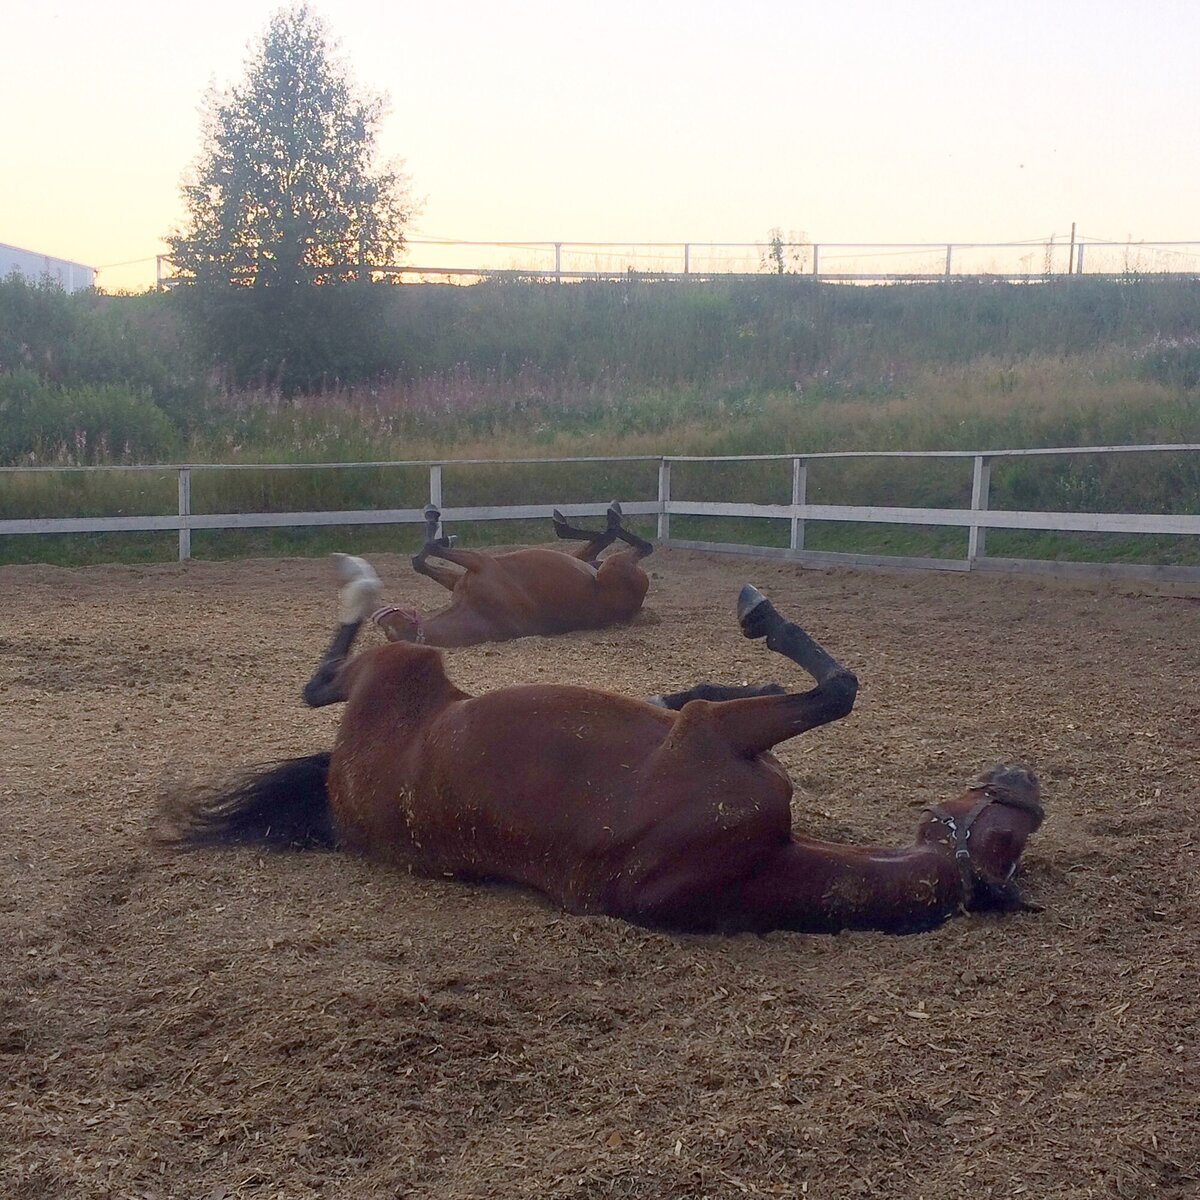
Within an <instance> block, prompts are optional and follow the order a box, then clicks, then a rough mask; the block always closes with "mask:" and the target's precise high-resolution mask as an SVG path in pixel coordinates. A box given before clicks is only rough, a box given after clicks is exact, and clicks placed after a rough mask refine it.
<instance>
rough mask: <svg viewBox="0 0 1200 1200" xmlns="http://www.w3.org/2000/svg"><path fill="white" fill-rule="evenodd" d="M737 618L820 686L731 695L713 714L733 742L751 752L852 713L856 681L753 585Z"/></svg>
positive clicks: (742, 598) (750, 634)
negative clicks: (749, 695) (769, 693)
mask: <svg viewBox="0 0 1200 1200" xmlns="http://www.w3.org/2000/svg"><path fill="white" fill-rule="evenodd" d="M738 621H739V623H740V624H741V627H742V632H743V633H744V634H745V635H746V636H747V637H749V638H760V637H765V638H766V639H767V648H768V649H770V650H774V651H776V652H777V653H779V654H782V655H784V657H786V658H790V659H791V660H792V662H794V663H795V664H796V665H797V666H799V667H802V668H803V669H804V670H805V671H807V672H808V674H809V675H811V676H812V677H813V679H815V680H816V682H817V686H816V687H815V688H813V689H812V690H811V691H808V692H795V693H786V694H784V695H781V696H780V695H773V696H758V697H754V698H750V699H745V700H729V701H727V702H725V703H723V704H720V705H719V706H716V707H714V709H713V711H712V719H713V720H714V722H715V723H716V725H717V727H718V728H719V729H720V730H721V732H722V734H723V735H724V736H725V738H726V739H727V740H728V741H729V743H730V745H731V746H733V747H734V748H735V749H737V750H738V751H740V752H741V753H744V754H747V755H755V754H761V753H763V751H765V750H769V749H770V748H771V747H772V746H775V745H778V744H779V743H780V742H783V741H786V740H787V739H788V738H793V737H796V736H797V735H798V734H801V733H805V732H807V731H808V730H810V729H816V728H817V727H818V726H821V725H828V724H829V723H830V722H831V721H837V720H840V719H841V718H842V717H845V716H847V715H849V713H850V711H851V709H853V707H854V700H855V697H856V696H857V694H858V680H857V679H856V678H855V677H854V675H853V674H852V673H851V672H850V671H847V670H846V668H845V667H843V666H842V665H841V663H839V662H838V661H837V660H836V659H835V658H833V657H832V655H830V654H828V653H827V652H826V651H825V650H824V649H822V648H821V646H819V645H818V644H817V642H816V641H815V640H814V639H813V638H812V637H811V636H810V635H809V634H808V633H807V632H805V630H804V629H802V628H801V627H800V626H799V625H797V624H795V623H794V622H792V621H787V620H785V619H784V618H783V617H781V616H780V615H779V613H778V612H776V611H775V608H774V606H773V605H772V604H771V602H770V601H769V600H768V599H767V598H766V597H765V596H764V595H763V594H762V593H761V592H759V591H758V590H757V589H756V588H753V587H750V586H749V585H747V586H746V587H744V588H743V589H742V594H741V595H740V596H739V597H738Z"/></svg>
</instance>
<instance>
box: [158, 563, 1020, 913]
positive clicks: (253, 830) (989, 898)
mask: <svg viewBox="0 0 1200 1200" xmlns="http://www.w3.org/2000/svg"><path fill="white" fill-rule="evenodd" d="M368 570H369V568H368ZM377 595H378V583H377V581H375V580H374V579H373V577H369V576H367V575H366V574H365V573H364V576H363V577H362V578H360V579H358V580H356V581H353V582H351V583H350V584H348V585H347V586H346V587H345V588H343V592H342V617H343V623H342V624H341V625H340V626H339V628H338V630H337V632H336V634H335V635H334V638H333V642H332V644H331V645H330V647H329V649H328V651H327V652H326V654H325V656H324V658H323V659H322V661H321V663H320V665H319V666H318V668H317V671H316V673H315V674H314V675H313V677H312V679H311V680H310V681H309V683H308V685H307V686H306V687H305V689H304V696H305V699H306V700H307V702H308V703H309V704H310V705H313V706H314V707H315V706H320V705H326V704H336V703H339V702H343V701H344V702H345V704H346V709H345V712H344V714H343V717H342V723H341V728H340V730H339V732H338V736H337V740H336V743H335V745H334V749H333V752H332V754H328V753H327V754H317V755H312V756H311V757H308V758H301V759H295V760H292V761H290V762H285V763H282V764H278V765H275V766H272V767H267V768H264V769H262V770H260V771H259V772H257V773H255V774H252V775H250V776H248V777H247V778H246V779H244V780H243V781H242V782H241V783H240V784H238V785H237V786H235V787H233V788H232V789H229V790H226V791H223V792H219V793H215V794H209V795H206V796H200V797H191V798H183V799H177V800H176V802H175V803H174V806H173V811H172V810H171V809H170V808H169V810H168V811H169V814H170V815H171V816H172V817H173V827H172V828H171V830H170V832H169V833H168V834H167V835H166V836H167V837H168V838H169V839H170V840H174V841H175V842H177V843H182V844H193V845H196V844H204V843H212V842H221V841H256V842H266V843H272V842H273V843H275V844H283V845H286V844H295V843H315V844H321V845H328V846H342V847H345V848H347V849H350V850H355V851H358V852H360V853H363V854H366V855H370V856H371V857H373V858H378V859H382V860H385V861H388V862H395V863H402V864H406V865H408V866H409V867H411V868H412V869H414V870H419V871H422V872H428V873H431V874H434V873H436V874H438V875H442V874H451V875H454V876H457V877H459V878H462V879H473V880H503V881H508V882H511V883H517V884H524V885H527V886H529V887H533V888H536V889H538V890H539V891H541V892H543V893H544V894H545V895H546V896H548V897H549V898H550V899H551V900H553V901H554V902H555V903H556V904H559V905H561V906H562V907H564V908H566V909H569V910H570V911H572V912H576V913H607V914H609V915H611V916H615V917H621V918H624V919H626V920H629V921H633V922H637V923H639V924H643V925H650V926H659V927H665V928H671V929H680V930H698V931H735V930H756V931H766V930H772V929H795V930H808V931H813V932H818V931H821V932H824V931H834V930H839V929H881V930H887V931H890V932H894V933H906V932H915V931H918V930H923V929H929V928H932V927H933V926H935V925H938V924H940V923H941V922H942V921H944V920H946V919H947V918H948V917H950V916H952V915H953V914H955V913H956V912H958V911H960V910H962V909H970V910H979V909H1009V908H1016V907H1021V906H1022V901H1021V899H1020V896H1019V894H1018V892H1017V890H1016V887H1015V884H1014V883H1013V875H1014V873H1015V870H1016V867H1017V863H1018V860H1019V859H1020V856H1021V852H1022V850H1023V849H1024V847H1025V842H1026V839H1027V838H1028V837H1029V835H1030V834H1031V833H1033V832H1034V830H1036V829H1037V828H1038V826H1039V825H1040V824H1041V821H1042V806H1041V803H1040V800H1039V789H1038V783H1037V780H1036V779H1035V778H1034V776H1033V775H1032V773H1031V772H1029V771H1028V770H1026V769H1025V768H1023V767H1017V766H1002V767H994V768H992V769H991V770H989V771H986V772H984V773H983V774H982V775H980V776H979V778H978V779H977V780H976V781H975V782H974V783H973V784H972V785H971V786H970V787H969V788H968V789H967V790H966V791H965V792H963V794H962V795H960V796H959V797H958V798H957V799H954V800H950V801H947V802H946V803H945V804H944V805H941V806H939V807H935V808H931V809H928V810H926V812H925V813H924V814H923V815H922V817H921V819H920V822H919V823H918V826H917V831H916V838H915V840H914V841H913V843H912V844H911V845H909V846H906V847H904V848H902V849H885V848H879V847H874V846H847V845H840V844H836V843H831V842H822V841H817V840H814V839H812V838H806V837H796V836H794V835H793V833H792V814H791V807H790V800H791V794H792V787H791V784H790V782H789V780H788V777H787V775H786V773H785V772H784V769H783V767H782V766H781V765H780V764H779V762H778V761H777V760H776V759H775V758H774V756H773V755H772V754H771V753H770V750H771V748H772V747H773V746H775V745H778V744H779V743H780V742H783V741H786V740H787V739H788V738H792V737H796V736H798V735H799V734H802V733H804V732H806V731H807V730H809V729H814V728H816V727H818V726H820V725H825V724H828V723H829V722H831V721H836V720H839V719H840V718H842V717H844V716H846V715H847V714H849V712H850V710H851V709H852V708H853V706H854V700H855V695H856V693H857V690H858V682H857V680H856V679H855V677H854V676H853V675H852V674H851V673H850V672H849V671H847V670H846V669H845V668H843V667H842V666H840V665H839V664H838V663H837V662H835V661H834V659H833V658H831V657H830V656H829V655H828V654H827V653H826V652H825V651H824V650H822V649H821V647H820V646H818V645H817V643H816V642H815V641H814V640H813V639H812V638H811V637H810V636H809V635H808V634H807V633H806V632H805V631H804V630H803V629H801V628H800V626H799V625H795V624H793V623H792V622H790V621H786V620H784V619H783V617H781V616H780V615H779V614H778V613H777V612H776V611H775V609H774V608H773V607H772V605H771V603H770V602H769V601H768V600H767V599H766V598H765V597H763V596H762V595H761V594H760V593H759V592H758V591H756V590H755V589H754V588H752V587H746V588H745V589H743V591H742V594H741V597H740V598H739V604H738V612H739V620H740V623H741V627H742V631H743V633H744V634H745V635H746V636H747V637H751V638H765V639H766V643H767V647H768V648H769V649H771V650H774V651H776V652H777V653H779V654H782V655H783V656H784V657H786V658H788V659H790V660H791V661H792V662H794V663H796V664H797V665H798V666H800V667H801V668H803V669H804V670H805V671H807V672H808V673H809V674H810V675H811V676H812V677H813V678H814V679H815V680H816V687H814V688H812V689H811V690H810V691H806V692H799V693H792V694H788V693H784V692H783V690H782V689H781V688H779V687H778V686H777V685H767V686H765V687H750V688H720V687H714V686H712V685H702V686H701V687H700V688H697V689H693V692H685V693H680V694H678V695H675V696H670V697H666V698H662V699H661V700H660V704H659V705H656V704H652V703H649V702H647V701H643V700H635V699H628V698H626V697H623V696H615V695H611V694H609V693H607V692H599V691H593V690H592V689H589V688H582V687H569V686H562V685H545V686H541V685H538V686H525V687H511V688H504V689H502V690H500V691H496V692H491V693H488V694H486V695H482V696H470V695H468V694H467V693H466V692H463V691H461V690H460V689H459V688H458V687H456V686H455V685H454V684H453V683H452V682H451V681H450V680H449V679H448V678H447V676H446V673H445V670H444V669H443V663H442V655H441V654H440V653H439V652H438V651H436V650H433V649H431V648H429V647H427V646H417V645H412V644H406V643H402V642H398V643H391V644H386V645H380V646H376V647H374V648H372V649H370V650H367V651H365V652H364V653H362V654H359V655H358V656H357V657H355V658H353V659H350V658H348V657H347V656H348V654H349V651H350V648H351V645H352V644H353V642H354V639H355V635H356V634H357V633H358V630H359V628H360V626H361V624H362V622H363V620H364V619H365V618H366V616H367V615H368V614H369V613H370V612H371V611H372V607H373V605H374V604H376V603H377ZM694 693H698V694H699V696H697V695H694ZM700 696H707V697H709V698H707V699H706V698H699V697H700Z"/></svg>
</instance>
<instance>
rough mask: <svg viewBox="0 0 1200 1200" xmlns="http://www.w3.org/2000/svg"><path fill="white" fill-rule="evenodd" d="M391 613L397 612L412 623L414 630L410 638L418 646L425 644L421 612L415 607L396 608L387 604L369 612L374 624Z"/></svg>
mask: <svg viewBox="0 0 1200 1200" xmlns="http://www.w3.org/2000/svg"><path fill="white" fill-rule="evenodd" d="M392 613H399V614H400V615H401V616H402V617H404V618H405V620H408V621H411V622H412V623H413V627H414V632H413V639H412V640H413V641H414V642H415V643H416V644H417V645H418V646H423V645H424V644H425V625H424V623H423V622H422V620H421V614H420V613H419V612H418V611H417V610H416V609H415V608H397V607H396V606H395V605H394V604H389V605H388V606H387V607H385V608H380V609H377V610H376V611H375V612H373V613H372V614H371V621H372V623H374V624H375V625H378V624H379V622H380V621H381V620H382V619H383V618H384V617H387V616H391V614H392Z"/></svg>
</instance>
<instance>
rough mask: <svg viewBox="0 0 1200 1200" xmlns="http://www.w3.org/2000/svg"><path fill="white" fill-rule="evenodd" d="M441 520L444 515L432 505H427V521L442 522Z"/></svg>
mask: <svg viewBox="0 0 1200 1200" xmlns="http://www.w3.org/2000/svg"><path fill="white" fill-rule="evenodd" d="M441 519H442V514H441V513H440V512H439V511H438V510H437V509H436V508H435V507H434V506H433V505H432V504H427V505H425V520H427V521H440V520H441Z"/></svg>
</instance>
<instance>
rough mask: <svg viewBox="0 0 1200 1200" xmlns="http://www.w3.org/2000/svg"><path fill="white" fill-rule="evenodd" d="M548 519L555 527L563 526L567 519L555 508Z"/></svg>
mask: <svg viewBox="0 0 1200 1200" xmlns="http://www.w3.org/2000/svg"><path fill="white" fill-rule="evenodd" d="M550 519H551V520H552V521H553V522H554V523H555V525H565V524H566V523H567V518H566V517H564V516H563V515H562V513H560V512H559V511H558V509H557V508H556V509H555V510H554V511H553V512H552V513H551V514H550Z"/></svg>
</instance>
